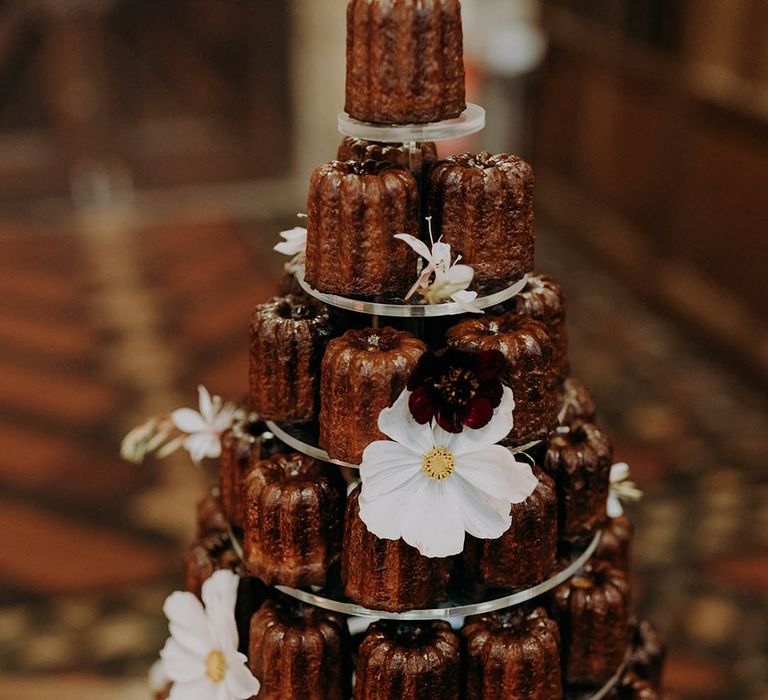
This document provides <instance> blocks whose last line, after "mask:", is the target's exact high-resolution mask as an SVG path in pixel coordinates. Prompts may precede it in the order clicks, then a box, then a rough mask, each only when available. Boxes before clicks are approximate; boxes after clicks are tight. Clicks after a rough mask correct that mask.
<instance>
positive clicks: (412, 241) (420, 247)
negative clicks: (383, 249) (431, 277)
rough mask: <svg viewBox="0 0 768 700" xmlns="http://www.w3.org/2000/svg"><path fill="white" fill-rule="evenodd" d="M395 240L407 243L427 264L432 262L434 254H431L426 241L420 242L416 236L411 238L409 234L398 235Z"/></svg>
mask: <svg viewBox="0 0 768 700" xmlns="http://www.w3.org/2000/svg"><path fill="white" fill-rule="evenodd" d="M395 238H398V239H400V240H401V241H405V242H406V243H407V244H408V245H409V246H410V247H411V248H413V250H415V251H416V252H417V253H418V254H419V255H421V257H422V258H424V259H425V260H426V261H427V262H432V254H431V253H430V252H429V248H428V247H427V244H426V243H424V241H420V240H419V239H418V238H416V237H415V236H411V235H410V234H409V233H396V234H395Z"/></svg>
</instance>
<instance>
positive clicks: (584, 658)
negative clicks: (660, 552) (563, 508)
mask: <svg viewBox="0 0 768 700" xmlns="http://www.w3.org/2000/svg"><path fill="white" fill-rule="evenodd" d="M629 598H630V586H629V581H628V580H627V577H626V575H625V574H624V572H622V571H620V570H619V569H614V568H612V567H611V566H610V564H608V563H607V562H601V561H594V560H593V561H591V562H589V563H588V564H587V565H586V566H584V568H583V569H581V571H579V572H578V573H577V574H576V575H575V576H573V577H572V578H570V579H569V580H567V581H566V582H565V583H562V584H561V585H560V586H558V587H557V588H556V589H555V590H554V591H553V593H552V597H551V612H552V617H553V618H554V619H555V621H556V622H557V624H558V626H559V627H560V634H561V636H562V639H561V643H562V659H563V678H564V680H565V681H566V682H567V683H570V684H574V685H602V684H603V683H605V682H606V681H608V680H609V679H610V678H611V676H613V675H614V674H615V673H616V671H617V670H618V669H619V667H620V666H621V664H622V662H623V661H624V658H625V656H626V654H627V648H628V645H629Z"/></svg>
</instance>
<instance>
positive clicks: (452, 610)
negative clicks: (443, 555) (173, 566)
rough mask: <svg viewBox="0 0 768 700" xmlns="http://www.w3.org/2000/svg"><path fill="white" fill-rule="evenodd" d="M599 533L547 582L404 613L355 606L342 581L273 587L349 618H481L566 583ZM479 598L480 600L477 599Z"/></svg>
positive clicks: (468, 594)
mask: <svg viewBox="0 0 768 700" xmlns="http://www.w3.org/2000/svg"><path fill="white" fill-rule="evenodd" d="M600 535H601V533H600V532H597V533H596V534H595V536H594V537H593V538H592V541H591V542H590V543H589V545H588V546H587V548H586V549H585V550H584V551H583V552H582V553H581V554H580V555H579V556H578V557H576V558H575V559H573V560H572V561H571V562H569V563H568V565H567V566H565V567H564V568H562V569H560V571H558V572H557V573H556V574H554V575H553V576H551V577H550V578H548V579H547V580H546V581H542V582H541V583H539V584H537V585H535V586H531V587H530V588H526V589H524V590H518V591H514V592H508V593H507V592H505V593H499V594H498V595H496V594H493V593H491V594H483V593H480V594H478V593H477V591H476V590H470V591H467V592H466V593H462V594H454V595H453V597H452V598H450V599H448V600H446V601H445V602H444V603H443V604H442V605H440V606H438V607H434V608H423V609H418V610H407V611H404V612H386V611H384V610H375V609H371V608H366V607H363V606H362V605H359V604H358V603H354V602H352V601H350V600H347V599H346V598H345V596H344V593H343V586H342V584H341V581H335V582H334V583H331V584H329V585H328V586H327V587H326V588H323V589H322V590H321V589H317V590H302V589H300V588H291V587H289V586H274V588H275V589H276V590H278V591H280V592H281V593H284V594H285V595H287V596H290V597H291V598H295V599H296V600H300V601H301V602H303V603H307V604H309V605H313V606H315V607H317V608H323V609H325V610H331V611H332V612H337V613H342V614H344V615H352V616H354V617H366V618H372V619H376V620H400V621H409V620H410V621H414V620H451V619H454V618H463V617H468V616H470V615H482V614H484V613H490V612H494V611H495V610H503V609H504V608H511V607H513V606H515V605H520V604H521V603H526V602H528V601H529V600H533V599H534V598H538V597H539V596H540V595H542V594H543V593H546V592H547V591H551V590H552V589H553V588H555V587H557V586H559V585H560V584H561V583H563V581H566V580H568V579H569V578H571V576H573V575H574V574H575V573H576V572H577V571H578V570H579V569H581V568H582V567H583V566H584V565H585V564H586V563H587V562H588V561H589V559H590V558H591V557H592V555H593V554H594V552H595V550H596V549H597V545H598V544H599V542H600ZM230 536H231V538H232V543H233V546H234V548H235V551H236V553H237V555H238V556H239V557H240V558H241V559H243V549H242V546H241V544H240V541H239V540H238V539H237V537H236V536H235V533H234V532H233V531H230ZM478 598H479V599H478Z"/></svg>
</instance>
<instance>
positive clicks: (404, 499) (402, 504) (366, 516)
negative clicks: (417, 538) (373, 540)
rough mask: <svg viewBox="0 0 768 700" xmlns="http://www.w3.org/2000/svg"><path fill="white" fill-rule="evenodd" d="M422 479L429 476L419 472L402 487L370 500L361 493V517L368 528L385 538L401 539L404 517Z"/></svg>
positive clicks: (424, 479) (377, 535) (425, 479)
mask: <svg viewBox="0 0 768 700" xmlns="http://www.w3.org/2000/svg"><path fill="white" fill-rule="evenodd" d="M422 481H427V476H426V475H425V474H424V473H423V472H419V473H418V474H416V475H415V476H413V477H412V478H411V480H410V481H408V482H406V483H405V484H403V486H402V487H401V488H399V489H396V490H394V491H390V492H389V493H386V494H384V495H382V496H379V497H378V498H374V499H371V500H368V499H367V498H365V497H364V496H363V495H362V494H360V501H359V502H360V519H361V520H362V521H363V522H364V523H365V526H366V527H367V528H368V530H369V531H370V532H371V533H372V534H374V535H376V537H379V538H381V539H383V540H398V539H400V537H401V536H402V528H401V526H402V522H403V517H404V515H405V513H406V511H407V510H408V508H409V507H410V504H411V500H412V499H413V497H414V493H415V491H416V490H418V487H419V484H420V483H421V482H422Z"/></svg>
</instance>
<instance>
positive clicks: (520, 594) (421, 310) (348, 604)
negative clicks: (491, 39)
mask: <svg viewBox="0 0 768 700" xmlns="http://www.w3.org/2000/svg"><path fill="white" fill-rule="evenodd" d="M338 126H339V131H340V132H341V133H342V134H344V135H345V136H351V137H353V138H360V139H365V140H366V141H378V142H382V143H401V144H403V145H404V147H405V148H406V149H407V151H408V153H409V164H410V168H411V170H412V171H413V172H414V174H415V175H416V177H417V178H419V177H420V176H421V173H422V162H421V149H420V147H419V146H420V144H421V143H422V142H424V141H444V140H449V139H456V138H461V137H465V136H469V135H471V134H474V133H477V132H479V131H481V130H482V129H483V128H484V126H485V110H484V109H483V108H482V107H479V106H477V105H473V104H470V105H468V106H467V110H466V111H465V112H464V113H463V114H462V115H461V116H460V117H459V118H458V119H451V120H447V121H442V122H436V123H432V124H417V125H404V126H378V125H374V124H367V123H364V122H359V121H356V120H355V119H352V118H350V117H349V116H348V115H347V114H345V113H341V114H340V115H339V118H338ZM295 274H296V279H297V282H298V283H299V285H300V286H301V287H302V289H304V291H305V292H306V293H307V294H309V295H311V296H313V297H314V298H316V299H318V300H319V301H321V302H323V303H324V304H328V305H330V306H333V307H336V308H338V309H342V310H344V311H348V312H355V313H360V314H366V315H368V316H369V317H371V320H370V325H371V326H373V327H378V325H379V322H380V321H379V319H380V318H381V317H385V318H386V317H389V318H406V319H436V318H440V317H445V316H455V315H458V314H462V313H465V311H464V310H463V309H462V308H461V307H460V306H459V305H458V304H455V303H442V304H434V305H429V304H425V303H408V302H406V301H400V300H389V299H387V300H370V299H356V298H352V297H343V296H338V295H335V294H324V293H322V292H319V291H317V290H316V289H314V288H313V287H311V286H310V285H309V284H308V283H307V282H306V280H305V279H304V270H303V268H302V267H298V269H296V272H295ZM525 285H526V278H523V279H522V280H518V281H516V282H514V283H512V284H510V285H508V286H507V287H505V288H503V289H501V290H498V291H494V292H493V293H491V294H488V295H486V296H483V297H479V298H478V299H477V300H476V302H475V305H476V306H477V307H478V308H480V309H488V308H491V307H493V306H496V305H498V304H501V303H503V302H505V301H508V300H509V299H512V298H513V297H514V296H515V295H516V294H518V293H519V292H521V291H522V290H523V288H524V287H525ZM267 426H268V428H269V430H270V431H271V432H272V433H273V434H274V435H275V437H277V438H278V439H279V440H281V441H282V442H284V443H285V444H287V445H289V446H290V447H291V448H293V449H294V450H297V451H299V452H301V453H303V454H306V455H308V456H310V457H314V458H315V459H319V460H322V461H324V462H330V463H332V464H336V465H338V466H340V467H343V468H347V469H348V470H357V469H358V468H359V465H356V464H351V463H349V462H344V461H341V460H337V459H332V458H331V457H329V455H328V453H327V452H326V451H325V450H323V449H322V448H320V447H319V446H318V439H317V426H316V425H313V424H283V423H275V422H267ZM530 447H531V445H524V446H522V447H519V448H511V449H512V451H513V452H524V451H525V450H526V449H529V448H530ZM350 473H351V474H352V475H354V472H349V471H348V475H349V474H350ZM230 534H231V535H232V541H233V542H234V544H235V549H236V551H237V553H238V555H240V556H241V557H242V548H241V546H240V543H239V542H238V540H237V538H236V536H235V533H234V532H232V533H230ZM599 541H600V533H599V532H598V533H597V534H596V535H595V536H594V538H593V539H592V541H591V542H590V543H589V544H588V545H587V546H586V547H585V548H584V549H583V551H581V552H580V553H579V554H578V555H577V556H575V557H574V558H572V559H571V560H570V561H568V562H566V563H565V564H562V568H561V569H560V570H559V571H558V572H557V573H555V574H553V575H552V576H551V577H550V578H548V579H547V580H546V581H542V582H541V583H539V584H537V585H536V586H533V587H531V588H527V589H525V590H518V591H513V592H509V591H487V590H486V591H484V590H480V589H477V590H468V591H463V592H461V593H460V594H456V593H454V594H453V597H452V598H451V599H449V600H446V601H443V603H442V604H441V605H440V606H439V607H435V608H426V609H419V610H408V611H405V612H397V613H393V612H385V611H381V610H372V609H369V608H365V607H363V606H361V605H358V604H357V603H354V602H352V601H350V600H348V599H346V598H345V596H344V594H343V586H342V584H341V582H340V581H336V582H334V583H331V584H330V585H328V586H326V587H324V588H322V589H314V588H313V589H310V590H303V589H298V588H290V587H288V586H275V588H276V589H277V590H278V591H280V592H281V593H283V594H285V595H287V596H290V597H292V598H295V599H297V600H300V601H302V602H303V603H306V604H309V605H313V606H316V607H320V608H324V609H326V610H331V611H334V612H338V613H342V614H345V615H349V616H350V618H351V622H352V623H353V624H352V625H351V627H352V628H356V629H364V628H365V626H366V625H367V623H368V622H371V621H373V620H376V619H388V620H401V621H417V620H449V621H451V622H453V623H454V624H456V623H457V621H458V624H460V621H461V620H462V619H463V618H465V617H469V616H471V615H479V614H483V613H489V612H493V611H496V610H502V609H505V608H510V607H513V606H515V605H520V604H522V603H525V602H528V601H530V600H533V599H534V598H537V597H538V596H540V595H542V594H544V593H546V592H547V591H550V590H552V589H553V588H555V587H556V586H558V585H560V584H561V583H563V582H564V581H566V580H568V579H569V578H570V577H572V576H573V575H574V574H576V573H577V572H578V571H579V569H581V568H582V567H583V566H584V565H585V564H586V563H587V561H589V559H590V558H591V557H592V555H593V554H594V552H595V550H596V549H597V546H598V544H599ZM623 669H624V664H622V666H621V667H620V668H618V669H617V670H616V673H615V675H614V676H613V677H612V678H611V679H610V680H609V681H608V683H606V685H605V686H603V687H602V688H600V689H597V690H594V689H592V690H583V691H581V690H579V691H569V693H568V695H567V698H568V700H600V698H604V697H606V696H607V695H608V693H609V692H610V691H611V689H612V688H613V687H614V685H616V683H617V682H618V681H619V679H620V677H621V675H622V672H623Z"/></svg>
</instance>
